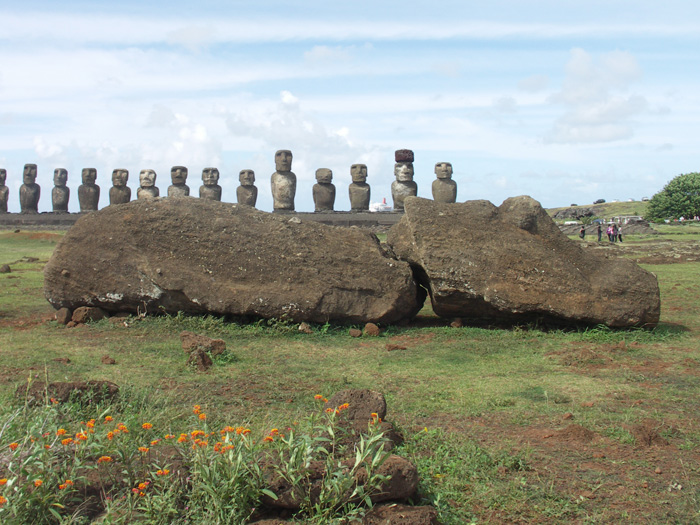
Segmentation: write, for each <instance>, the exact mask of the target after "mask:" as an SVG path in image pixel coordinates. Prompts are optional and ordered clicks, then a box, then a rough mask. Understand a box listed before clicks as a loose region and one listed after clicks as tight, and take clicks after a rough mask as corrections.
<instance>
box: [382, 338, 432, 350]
mask: <svg viewBox="0 0 700 525" xmlns="http://www.w3.org/2000/svg"><path fill="white" fill-rule="evenodd" d="M434 338H435V334H420V335H395V336H393V337H390V338H389V341H390V342H391V344H393V345H398V346H401V347H404V349H406V348H411V347H414V346H419V345H425V344H428V343H430V342H431V341H432V340H433V339H434Z"/></svg>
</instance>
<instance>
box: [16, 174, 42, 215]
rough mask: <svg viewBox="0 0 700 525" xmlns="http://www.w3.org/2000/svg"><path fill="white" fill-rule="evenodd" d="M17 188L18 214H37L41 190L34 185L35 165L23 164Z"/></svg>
mask: <svg viewBox="0 0 700 525" xmlns="http://www.w3.org/2000/svg"><path fill="white" fill-rule="evenodd" d="M22 182H23V184H22V185H21V186H20V188H19V207H20V213H39V197H41V188H40V187H39V185H38V184H37V183H36V164H25V165H24V172H23V173H22Z"/></svg>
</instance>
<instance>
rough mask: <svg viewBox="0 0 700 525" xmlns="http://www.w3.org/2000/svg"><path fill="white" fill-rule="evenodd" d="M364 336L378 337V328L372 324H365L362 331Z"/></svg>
mask: <svg viewBox="0 0 700 525" xmlns="http://www.w3.org/2000/svg"><path fill="white" fill-rule="evenodd" d="M364 334H365V335H369V336H372V337H376V336H378V335H379V327H378V326H377V325H376V324H374V323H367V324H366V325H365V330H364Z"/></svg>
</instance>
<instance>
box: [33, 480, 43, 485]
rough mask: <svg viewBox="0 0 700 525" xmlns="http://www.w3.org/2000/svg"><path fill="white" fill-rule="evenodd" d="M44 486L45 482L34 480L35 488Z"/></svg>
mask: <svg viewBox="0 0 700 525" xmlns="http://www.w3.org/2000/svg"><path fill="white" fill-rule="evenodd" d="M43 484H44V482H43V481H41V480H40V479H35V480H34V486H35V487H41V486H42V485H43Z"/></svg>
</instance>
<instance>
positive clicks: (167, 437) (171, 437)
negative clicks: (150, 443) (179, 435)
mask: <svg viewBox="0 0 700 525" xmlns="http://www.w3.org/2000/svg"><path fill="white" fill-rule="evenodd" d="M164 437H165V439H173V438H174V437H175V436H173V435H172V434H165V436H164Z"/></svg>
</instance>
